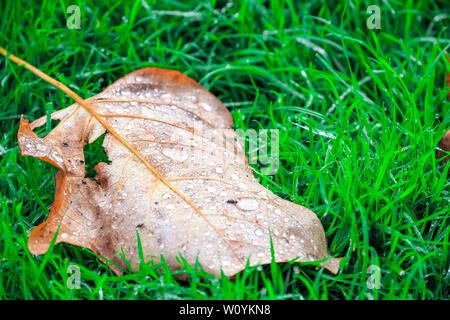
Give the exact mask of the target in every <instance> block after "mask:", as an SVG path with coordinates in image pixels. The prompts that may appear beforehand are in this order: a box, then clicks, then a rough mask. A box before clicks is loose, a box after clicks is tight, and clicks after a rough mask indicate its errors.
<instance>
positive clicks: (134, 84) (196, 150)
mask: <svg viewBox="0 0 450 320" xmlns="http://www.w3.org/2000/svg"><path fill="white" fill-rule="evenodd" d="M11 59H13V57H11ZM14 59H16V60H18V62H19V63H21V64H25V65H26V67H27V68H28V69H30V70H32V71H33V72H35V73H36V74H38V75H39V76H41V77H43V78H44V79H45V80H47V81H49V82H51V83H53V84H55V85H57V86H58V87H60V88H62V89H63V90H64V91H65V92H69V91H70V89H68V88H67V87H65V86H63V85H62V84H60V83H58V82H56V81H55V80H49V79H47V78H45V77H44V76H42V74H39V72H38V71H36V69H32V68H34V67H32V66H30V65H27V64H26V63H25V62H23V61H22V60H20V59H18V58H16V57H14ZM16 62H17V61H16ZM52 81H53V82H52ZM68 94H69V95H71V96H72V97H74V99H75V100H76V101H77V102H78V103H75V104H74V105H72V106H70V107H68V108H65V109H63V110H60V111H57V112H54V113H53V114H52V119H59V120H61V121H60V122H59V124H58V125H57V126H56V127H55V128H54V129H53V130H52V131H51V132H50V133H49V134H48V135H47V136H46V137H45V138H39V137H38V136H37V135H36V134H35V133H34V132H33V130H34V129H35V128H36V127H39V126H42V125H43V124H45V122H46V118H45V117H43V118H40V119H38V120H36V121H34V122H32V123H31V124H29V122H28V121H27V120H24V119H22V120H21V123H20V128H19V133H18V141H19V146H20V150H21V153H22V155H24V156H33V157H36V158H40V159H42V160H44V161H47V162H50V163H51V164H53V165H55V166H57V167H58V168H59V171H58V173H57V175H56V193H55V202H54V204H53V205H52V207H51V210H50V214H49V216H48V219H47V221H45V222H44V223H42V224H41V225H39V226H38V227H36V228H35V229H34V230H32V232H31V233H30V235H29V241H28V247H29V250H30V252H32V253H34V254H43V253H45V252H46V251H47V250H48V247H49V245H50V243H51V241H52V239H53V237H54V235H55V232H56V231H57V229H58V227H59V226H60V229H59V233H58V236H57V239H56V242H57V243H58V242H67V243H71V244H74V245H77V246H83V247H86V248H89V249H91V250H92V251H94V252H96V253H97V254H99V255H101V256H103V257H105V258H107V259H108V260H110V261H112V262H114V263H116V264H117V265H119V266H121V267H123V268H126V265H125V263H124V261H123V260H122V258H121V257H120V256H118V255H117V253H120V252H123V253H124V254H125V257H126V259H127V260H128V261H129V262H130V263H131V266H132V270H133V271H136V270H138V268H139V261H140V259H139V253H138V247H137V243H138V241H137V234H136V230H138V232H139V237H140V240H141V243H142V248H143V253H144V259H145V261H148V260H150V259H151V258H153V259H154V261H155V262H158V261H159V260H160V255H161V254H162V255H163V256H164V259H165V261H166V262H167V264H168V266H169V267H170V268H171V269H172V270H176V269H180V268H181V267H180V265H179V263H178V262H177V256H179V255H180V254H181V255H182V256H183V257H184V258H185V259H186V260H187V262H189V263H190V264H194V263H195V261H196V259H197V258H198V261H199V262H200V264H201V265H202V267H203V268H204V269H205V271H207V272H209V273H211V274H214V275H216V276H220V270H221V268H222V269H223V272H224V274H225V275H227V276H232V275H234V274H235V273H237V272H239V271H241V270H242V269H244V267H245V265H246V262H247V258H249V261H250V264H251V265H255V264H258V263H261V264H266V263H270V261H271V250H270V235H271V237H272V241H273V247H274V250H275V259H276V261H277V262H287V261H290V260H292V259H297V261H314V260H322V259H326V258H329V255H328V253H327V246H326V239H325V234H324V231H323V228H322V225H321V223H320V220H319V219H318V218H317V216H316V215H315V214H314V213H313V212H312V211H311V210H309V209H307V208H305V207H302V206H299V205H297V204H294V203H292V202H289V201H286V200H283V199H281V198H279V197H277V196H276V195H274V194H273V193H272V192H270V191H269V190H267V189H266V188H264V187H263V186H261V185H260V184H259V183H258V181H257V180H256V179H255V178H254V176H253V173H252V171H251V168H250V167H249V166H248V164H247V161H246V158H245V156H244V155H243V152H242V150H243V146H242V145H241V142H240V140H239V139H238V136H237V135H236V133H235V132H234V131H233V130H231V129H230V128H231V126H232V123H233V122H232V118H231V116H230V114H229V112H228V110H227V109H226V107H225V106H224V105H223V104H222V103H221V102H220V101H219V100H218V99H217V98H215V97H214V96H213V95H212V94H210V93H209V92H208V91H207V90H205V89H204V88H203V87H202V86H200V85H199V84H198V83H196V82H195V81H194V80H192V79H190V78H188V77H186V76H185V75H183V74H181V73H179V72H177V71H169V70H163V69H158V68H146V69H141V70H137V71H135V72H132V73H130V74H128V75H127V76H125V77H123V78H121V79H119V80H118V81H116V82H115V83H114V84H112V85H111V86H109V87H108V88H106V90H105V91H103V92H102V93H100V94H99V95H97V96H94V97H92V98H90V99H88V100H84V101H83V100H82V99H81V98H79V97H78V96H76V94H74V93H72V92H71V91H70V92H69V93H68ZM199 128H201V129H199ZM105 131H106V132H107V133H106V136H105V139H104V143H103V147H104V149H105V151H106V154H107V156H108V159H109V161H110V162H111V163H110V164H106V163H99V164H97V166H96V167H95V170H96V172H97V176H96V181H94V180H92V179H89V178H85V174H86V172H85V163H84V154H83V146H84V144H85V142H88V143H91V142H93V141H94V140H96V139H97V138H98V137H99V136H101V135H102V134H103V133H105ZM230 141H231V143H230ZM225 142H227V143H225ZM112 268H113V270H114V271H115V272H116V273H118V274H120V273H121V271H120V269H119V268H116V267H112ZM325 268H327V269H328V270H330V271H331V272H333V273H336V272H337V271H338V268H339V259H338V258H330V259H329V260H327V261H326V262H325Z"/></svg>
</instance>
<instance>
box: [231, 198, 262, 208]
mask: <svg viewBox="0 0 450 320" xmlns="http://www.w3.org/2000/svg"><path fill="white" fill-rule="evenodd" d="M258 206H259V202H258V201H257V200H255V199H251V198H243V199H242V200H239V202H238V203H237V204H236V207H238V208H239V209H241V210H243V211H253V210H255V209H256V208H258Z"/></svg>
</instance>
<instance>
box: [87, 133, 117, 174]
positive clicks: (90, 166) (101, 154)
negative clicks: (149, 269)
mask: <svg viewBox="0 0 450 320" xmlns="http://www.w3.org/2000/svg"><path fill="white" fill-rule="evenodd" d="M105 135H106V133H104V134H102V135H101V136H100V137H99V138H98V139H97V140H95V141H94V142H92V143H90V144H89V143H86V144H85V145H84V149H83V150H84V162H85V168H86V178H91V179H94V177H95V176H96V174H97V173H96V171H95V169H94V167H95V166H96V165H97V164H98V163H100V162H105V163H107V164H110V163H111V161H109V160H108V156H107V155H106V152H105V149H104V148H103V147H102V144H103V140H105Z"/></svg>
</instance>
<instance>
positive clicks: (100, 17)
mask: <svg viewBox="0 0 450 320" xmlns="http://www.w3.org/2000/svg"><path fill="white" fill-rule="evenodd" d="M164 3H165V4H162V2H161V1H134V2H126V3H120V2H111V3H110V4H105V3H102V4H98V3H96V4H95V5H94V3H93V2H92V1H88V2H82V1H73V4H77V5H78V6H79V7H80V9H81V29H80V30H76V29H74V30H69V29H68V28H67V27H66V18H67V17H68V16H69V15H68V14H67V13H66V6H67V3H66V2H62V1H60V2H53V1H44V2H42V4H41V3H37V2H35V3H34V4H30V3H29V2H25V1H23V2H21V1H5V4H4V5H2V7H1V8H0V16H1V20H0V30H1V31H0V46H2V47H5V48H6V49H7V50H9V51H10V52H11V53H14V54H16V55H18V56H19V57H21V58H23V59H24V60H26V61H28V62H30V63H31V64H33V65H35V66H37V67H39V68H40V69H41V70H43V71H44V72H46V73H47V74H49V75H51V76H53V77H55V78H56V79H58V80H60V81H62V82H63V83H65V84H66V85H69V86H70V87H71V89H73V90H74V91H75V92H77V93H78V94H79V95H80V96H82V97H84V98H88V97H90V96H92V95H94V94H97V93H99V92H100V91H102V90H103V89H104V88H105V87H106V86H107V85H108V84H109V83H111V82H113V81H114V80H116V79H117V78H119V77H120V76H123V75H125V74H127V73H129V72H131V71H133V70H136V69H138V68H143V67H149V66H158V67H162V68H167V69H176V70H179V71H181V72H183V73H185V74H186V75H188V76H190V77H192V78H193V79H195V80H197V81H198V82H199V83H200V84H202V85H203V86H204V87H206V88H207V89H208V90H210V91H211V92H212V93H213V94H215V95H216V96H217V97H218V98H219V99H220V100H222V101H223V102H224V103H225V105H227V106H228V107H229V109H230V111H231V113H232V115H233V118H234V121H235V128H236V129H243V130H246V129H249V128H254V129H258V128H264V129H278V130H279V133H280V168H279V170H278V172H277V174H276V175H274V176H273V177H272V176H265V175H261V174H259V175H258V177H259V179H260V181H261V183H262V184H263V185H265V186H267V187H268V188H269V189H271V190H272V191H273V192H275V193H276V194H278V195H279V196H281V197H283V198H286V199H289V200H291V201H295V202H296V203H298V204H301V205H304V206H307V207H308V208H311V209H312V210H313V211H314V212H316V213H317V215H318V216H319V218H320V220H321V221H322V223H323V225H324V228H325V230H326V235H327V239H328V246H329V251H330V253H331V254H333V255H335V256H340V257H344V259H343V261H342V264H341V270H340V272H339V274H337V275H332V274H330V273H329V272H327V271H325V270H323V269H320V268H319V269H318V268H316V267H314V266H309V265H306V264H300V265H292V264H280V265H277V264H272V265H269V266H264V267H262V268H261V267H259V268H258V267H252V268H248V269H246V270H245V271H243V272H242V273H240V274H238V275H237V277H236V279H235V280H234V281H231V280H230V279H228V278H226V277H223V278H222V279H217V278H215V277H213V276H210V275H208V274H205V273H204V272H202V271H199V270H198V266H189V265H186V266H185V268H186V269H185V270H184V272H189V273H190V275H191V276H190V280H189V281H188V282H177V281H175V280H174V278H173V274H172V273H171V272H169V271H168V270H167V267H166V266H165V264H164V263H162V264H155V265H153V264H152V263H151V262H150V263H145V264H143V265H142V268H141V271H140V272H139V273H136V274H131V273H130V274H126V275H125V276H123V277H116V276H114V274H113V273H112V272H111V271H110V270H109V269H108V268H107V267H106V266H105V265H104V264H102V263H101V262H100V261H99V260H98V259H97V258H96V257H95V255H94V254H92V253H91V252H90V251H88V250H86V249H83V248H79V247H74V246H71V245H67V244H58V245H56V246H54V247H52V249H51V250H50V251H49V252H48V253H47V254H45V255H42V256H34V255H31V254H30V253H29V252H28V250H27V246H26V242H27V234H28V232H29V231H30V230H31V229H32V228H33V227H35V226H36V225H38V224H39V223H41V222H43V221H44V220H45V217H46V216H47V214H48V211H49V208H50V206H51V204H52V201H53V193H54V175H55V173H56V169H55V168H54V167H52V166H50V165H48V164H46V163H44V162H43V161H40V160H37V159H33V158H25V157H22V156H20V154H19V151H18V146H17V141H16V136H17V129H18V124H19V119H20V116H21V115H22V114H23V115H25V117H27V118H29V119H36V118H38V117H40V116H42V115H45V114H50V113H51V112H52V111H54V110H58V109H61V108H64V107H65V106H68V105H70V104H71V103H72V101H71V100H70V99H69V98H68V97H67V96H66V95H64V94H63V93H62V92H60V91H58V90H57V89H56V88H54V87H52V86H51V85H49V84H47V83H45V82H43V81H42V80H39V79H38V78H36V77H35V76H34V75H33V74H32V73H31V72H29V71H26V70H24V69H23V68H22V67H19V66H17V65H14V64H13V63H11V62H9V61H7V60H6V59H4V58H0V63H1V68H0V85H1V86H0V128H1V130H0V133H1V137H2V140H1V143H0V153H1V160H0V199H1V202H0V205H1V209H2V210H1V217H0V299H447V298H448V294H449V282H450V270H449V264H450V255H449V233H450V228H449V219H450V210H449V201H450V195H449V180H448V179H447V171H448V170H449V167H450V162H449V164H448V165H447V166H446V167H442V166H439V165H438V161H437V159H436V155H435V151H436V146H437V143H438V141H439V140H440V138H441V137H442V136H443V134H444V132H445V131H446V130H447V129H449V127H450V113H449V102H448V100H447V98H446V96H447V92H448V90H447V89H446V88H445V84H444V78H445V72H446V70H450V66H449V64H448V63H446V59H445V55H444V52H445V51H449V47H450V36H449V29H448V25H449V20H448V15H449V13H450V11H449V10H448V9H445V8H448V6H445V5H444V1H442V2H440V1H414V2H412V1H406V2H404V1H389V2H387V1H386V2H383V3H380V9H381V29H380V30H369V29H368V28H367V27H366V20H367V18H368V17H369V15H368V14H367V13H366V9H367V7H368V6H369V5H371V4H373V3H371V2H364V1H352V2H339V3H337V2H336V3H335V2H334V1H330V2H327V1H308V2H305V3H300V2H299V1H294V0H285V1H282V0H280V1H260V0H254V1H235V2H231V1H230V2H224V1H212V2H200V1H177V0H173V1H167V2H164ZM71 4H72V3H71ZM53 125H54V123H53ZM51 128H52V123H49V124H48V125H47V126H46V127H44V128H42V129H41V131H40V133H39V134H40V135H45V134H46V133H47V132H49V131H50V130H51ZM88 151H89V153H90V157H91V158H92V159H95V158H96V154H97V155H98V156H99V157H100V156H101V153H102V150H101V147H100V144H98V145H97V146H95V145H94V146H93V147H89V150H88ZM254 167H255V169H256V170H257V171H259V170H260V169H261V167H260V165H258V164H256V165H254ZM71 265H75V266H77V267H79V268H80V276H81V283H80V288H79V289H70V288H69V287H68V286H67V281H69V282H70V281H71V279H70V278H69V277H70V276H71V275H72V273H71V272H70V269H69V272H68V268H69V266H71ZM378 275H379V283H376V281H375V282H374V281H373V280H375V279H376V278H377V276H378ZM370 283H372V284H375V286H373V285H370Z"/></svg>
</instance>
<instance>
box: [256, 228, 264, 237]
mask: <svg viewBox="0 0 450 320" xmlns="http://www.w3.org/2000/svg"><path fill="white" fill-rule="evenodd" d="M255 234H256V235H257V236H258V237H261V236H262V235H263V232H262V231H261V229H256V231H255Z"/></svg>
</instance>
